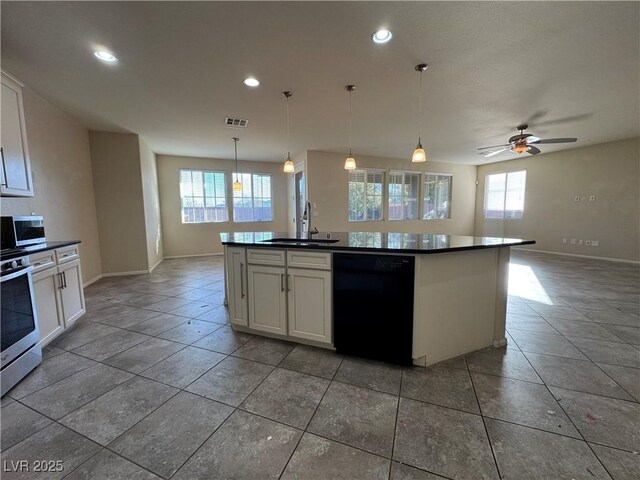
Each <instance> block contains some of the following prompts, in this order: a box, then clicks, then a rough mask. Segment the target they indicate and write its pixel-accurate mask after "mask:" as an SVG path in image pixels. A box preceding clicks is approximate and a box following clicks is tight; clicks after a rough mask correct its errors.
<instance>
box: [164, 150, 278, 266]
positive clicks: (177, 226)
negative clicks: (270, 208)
mask: <svg viewBox="0 0 640 480" xmlns="http://www.w3.org/2000/svg"><path fill="white" fill-rule="evenodd" d="M238 165H239V167H238V168H239V170H240V172H252V173H271V174H272V175H273V177H272V182H273V202H274V221H273V222H255V223H254V222H252V223H244V222H242V223H234V222H233V221H229V222H223V223H196V224H183V223H182V214H181V211H180V182H179V171H180V169H181V168H192V169H201V170H215V171H225V172H227V199H231V198H232V190H231V188H232V181H233V180H232V179H231V174H232V172H233V171H234V169H235V163H234V162H233V161H231V160H219V159H213V158H195V157H176V156H167V155H157V166H158V186H159V192H160V212H161V214H162V233H163V243H164V255H165V256H167V257H172V256H181V255H203V254H211V253H221V252H222V244H221V243H220V232H229V231H286V230H287V184H286V177H285V174H284V173H283V172H282V165H281V164H280V163H267V162H259V163H257V162H239V164H238ZM228 204H229V219H230V220H232V219H233V215H232V211H231V202H230V201H228Z"/></svg>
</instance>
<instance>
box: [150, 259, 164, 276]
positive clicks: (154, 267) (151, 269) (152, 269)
mask: <svg viewBox="0 0 640 480" xmlns="http://www.w3.org/2000/svg"><path fill="white" fill-rule="evenodd" d="M163 260H164V257H162V258H161V259H160V260H158V261H157V262H156V264H155V265H154V266H153V267H151V268H150V269H149V273H151V272H153V271H154V270H155V269H156V267H157V266H158V265H160V264H161V263H162V261H163Z"/></svg>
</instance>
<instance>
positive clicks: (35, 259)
mask: <svg viewBox="0 0 640 480" xmlns="http://www.w3.org/2000/svg"><path fill="white" fill-rule="evenodd" d="M29 263H31V265H33V273H38V272H41V271H42V270H46V269H47V268H51V267H55V266H56V252H55V250H47V251H46V252H38V253H33V254H31V255H29Z"/></svg>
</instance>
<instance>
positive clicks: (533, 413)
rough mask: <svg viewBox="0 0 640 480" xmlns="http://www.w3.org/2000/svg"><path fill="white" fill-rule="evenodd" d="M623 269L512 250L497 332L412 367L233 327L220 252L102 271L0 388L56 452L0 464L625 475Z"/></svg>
mask: <svg viewBox="0 0 640 480" xmlns="http://www.w3.org/2000/svg"><path fill="white" fill-rule="evenodd" d="M638 273H639V271H638V268H637V267H635V266H629V265H625V264H617V263H609V262H602V261H595V260H584V259H576V258H570V257H561V256H554V255H544V254H537V253H531V252H514V254H513V256H512V261H511V274H510V287H509V290H510V299H509V307H508V310H509V313H508V319H507V328H508V333H509V335H510V336H509V344H508V346H507V347H506V348H503V349H487V350H484V351H480V352H476V353H473V354H470V355H467V356H466V357H465V358H457V359H453V360H450V361H447V362H443V363H442V364H440V365H436V366H433V367H431V368H428V369H422V368H418V367H415V368H406V369H403V368H400V367H397V366H393V365H387V364H382V363H376V362H371V361H367V360H362V359H357V358H343V357H341V356H340V355H337V354H335V353H333V352H330V351H326V350H320V349H314V348H309V347H304V346H296V345H295V344H290V343H287V342H282V341H276V340H271V339H266V338H263V337H255V336H252V335H248V334H244V333H234V332H233V330H231V328H230V327H229V326H228V325H227V314H226V311H225V308H224V307H223V306H221V305H222V299H223V286H222V285H223V284H222V262H221V258H220V257H204V258H197V259H188V260H187V259H184V260H182V259H181V260H165V261H164V262H163V263H162V264H161V265H160V266H159V267H158V268H157V269H156V270H155V271H154V272H153V273H152V274H151V275H144V276H136V277H120V278H110V279H104V280H102V281H100V282H98V283H96V284H94V285H92V286H90V287H89V288H87V289H86V300H87V307H88V312H87V314H86V315H85V316H84V318H83V319H81V320H80V321H79V322H78V325H76V326H75V327H74V328H73V329H72V330H70V331H68V332H65V334H63V335H62V336H60V337H59V338H57V339H56V340H55V341H54V342H53V343H52V344H51V345H50V347H49V348H47V349H46V352H45V355H46V359H45V361H44V363H43V364H42V365H41V366H40V367H39V368H38V369H37V370H35V371H34V372H32V373H31V374H30V375H29V376H28V377H27V378H26V379H25V380H24V381H23V382H21V383H20V384H19V385H18V386H16V387H15V388H14V389H13V390H12V391H11V392H9V394H8V395H7V396H5V397H4V398H3V399H2V450H3V452H2V460H3V465H4V467H3V468H4V470H7V468H8V466H9V467H10V466H11V463H10V462H11V461H13V462H15V461H18V460H30V461H34V460H61V461H62V466H63V470H62V471H60V472H57V471H54V472H48V473H43V474H39V475H35V474H34V473H32V472H7V471H5V472H3V478H5V479H7V480H8V479H14V478H43V479H44V478H67V479H89V478H90V479H103V478H104V479H134V478H135V479H152V478H176V479H200V478H202V479H205V478H206V479H214V478H215V479H217V478H237V479H252V478H256V479H258V478H259V479H263V478H283V479H309V478H328V479H338V478H344V479H349V480H353V479H360V478H362V479H378V478H379V479H383V478H384V479H387V478H391V479H405V480H407V479H437V478H450V479H497V478H500V477H502V478H509V479H529V478H536V479H537V478H540V479H563V478H567V479H573V478H575V479H584V478H587V479H608V478H615V479H617V480H628V479H638V478H640V455H639V454H638V453H637V452H638V451H640V403H638V402H639V401H640V315H639V314H640V312H639V309H640V292H639V291H638V286H639V280H640V279H639V275H638ZM634 452H635V453H634ZM5 462H6V463H5ZM32 465H33V464H32ZM9 469H10V468H9Z"/></svg>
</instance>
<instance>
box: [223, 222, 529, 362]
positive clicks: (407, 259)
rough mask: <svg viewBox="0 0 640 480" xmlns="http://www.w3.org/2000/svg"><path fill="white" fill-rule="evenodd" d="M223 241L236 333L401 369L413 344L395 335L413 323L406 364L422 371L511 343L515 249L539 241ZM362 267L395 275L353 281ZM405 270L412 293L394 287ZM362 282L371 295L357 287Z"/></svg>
mask: <svg viewBox="0 0 640 480" xmlns="http://www.w3.org/2000/svg"><path fill="white" fill-rule="evenodd" d="M221 241H222V244H223V245H224V249H225V294H226V299H227V303H228V306H229V313H230V322H231V324H232V326H233V328H234V329H236V330H239V331H247V332H251V333H256V334H262V335H266V336H271V337H276V338H282V339H286V340H291V341H297V342H300V343H307V344H311V345H316V346H322V347H326V348H334V347H337V349H338V351H345V352H346V353H352V352H368V353H365V355H366V356H372V357H374V358H380V359H387V360H391V361H394V360H393V359H394V358H396V357H393V355H391V353H393V352H394V351H397V350H398V349H399V348H400V343H402V342H404V341H405V340H403V339H402V338H400V337H399V336H397V335H395V334H396V333H397V332H399V331H401V330H402V329H406V328H407V325H409V327H408V328H409V331H408V340H407V341H408V342H409V344H408V345H407V347H406V348H405V351H406V357H408V358H409V360H410V361H411V362H412V363H414V364H417V365H430V364H433V363H437V362H440V361H443V360H447V359H449V358H453V357H457V356H459V355H462V354H465V353H468V352H471V351H474V350H478V349H481V348H484V347H488V346H491V345H493V346H494V347H500V346H504V345H505V344H506V337H505V317H506V304H507V287H508V273H509V272H508V270H509V257H510V248H511V247H512V246H519V245H529V244H533V243H535V242H534V241H532V240H521V239H513V238H493V237H472V236H458V235H436V234H412V233H380V232H320V233H317V234H312V235H310V236H309V235H307V234H297V235H290V234H286V233H279V232H236V233H222V234H221ZM365 255H366V256H367V257H362V256H365ZM358 259H360V260H364V261H365V263H366V261H368V263H369V264H371V265H372V266H378V267H380V268H379V269H378V271H379V272H382V271H383V270H384V269H385V268H386V269H387V271H388V272H389V273H388V274H382V273H379V275H378V276H377V277H372V276H369V277H367V279H366V280H364V281H362V282H359V281H358V276H357V274H356V275H354V274H353V271H354V269H351V272H352V273H351V275H350V276H346V274H345V272H346V271H348V270H345V269H344V268H343V266H344V265H348V264H350V263H351V264H353V265H356V264H358V263H354V262H357V260H358ZM372 260H373V261H372ZM401 262H404V264H406V265H404V266H403V265H402V264H401ZM365 263H363V265H364V264H365ZM372 268H373V267H372ZM400 269H403V270H404V271H406V272H409V274H410V275H411V281H410V283H408V284H407V285H408V286H406V287H402V288H401V287H400V282H395V281H394V282H392V283H389V282H386V283H385V275H386V276H388V277H389V278H396V277H393V276H392V275H393V274H396V273H398V271H399V270H400ZM366 271H367V272H368V273H367V275H370V272H372V271H373V270H372V269H366ZM364 272H365V269H363V274H362V275H363V277H364V275H365V273H364ZM397 278H398V279H400V278H401V277H397ZM405 278H406V275H405ZM374 279H375V280H374ZM357 283H361V284H363V285H364V284H366V285H368V287H367V288H370V289H371V290H370V292H371V293H370V294H369V295H362V289H360V290H358V288H359V287H354V288H351V289H350V286H349V285H355V284H357ZM383 284H384V285H383ZM376 288H377V290H376ZM394 288H395V290H394ZM403 290H404V292H403ZM406 290H408V291H409V292H406ZM365 293H366V291H365ZM386 293H388V295H386ZM407 293H408V295H407ZM343 308H348V310H349V311H348V312H346V311H343V310H342V309H343ZM359 308H361V311H362V315H359V314H358V311H359V310H358V309H359ZM407 309H408V310H409V311H408V314H407V312H406V311H407ZM354 312H355V313H354ZM382 312H385V315H384V316H383V317H382V318H380V317H381V313H382ZM374 317H375V318H374ZM407 317H409V318H407ZM350 318H351V319H355V320H354V323H350V324H348V323H346V322H349V319H350ZM376 322H377V323H376ZM381 322H384V323H381ZM407 322H409V323H407ZM345 325H346V326H345ZM375 332H377V333H375ZM382 334H385V336H386V338H384V337H382V336H381V335H382ZM403 338H406V337H403ZM376 342H377V343H376ZM369 343H371V345H372V346H370V345H369ZM387 351H388V352H391V353H389V355H385V354H386V353H387ZM371 353H373V354H371ZM398 358H400V357H398ZM400 363H406V362H405V361H404V360H403V361H402V362H400Z"/></svg>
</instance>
